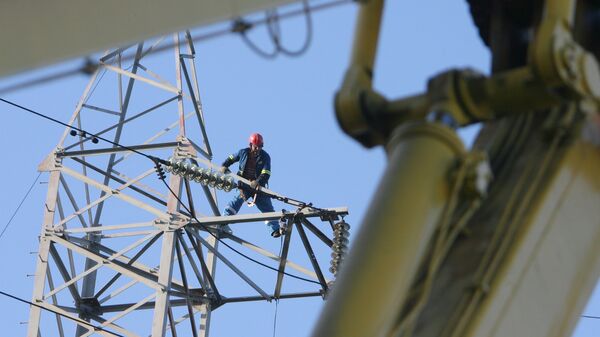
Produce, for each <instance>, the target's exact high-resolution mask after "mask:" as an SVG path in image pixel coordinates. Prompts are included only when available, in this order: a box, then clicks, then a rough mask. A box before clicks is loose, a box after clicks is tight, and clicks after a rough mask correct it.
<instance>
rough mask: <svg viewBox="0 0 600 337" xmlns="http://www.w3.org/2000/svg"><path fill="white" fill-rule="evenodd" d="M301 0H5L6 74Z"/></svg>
mask: <svg viewBox="0 0 600 337" xmlns="http://www.w3.org/2000/svg"><path fill="white" fill-rule="evenodd" d="M294 1H299V0H170V1H148V0H127V1H120V0H103V1H79V0H50V1H35V0H3V1H0V45H2V46H3V48H2V54H1V55H0V76H5V75H9V74H12V73H15V72H18V71H22V70H29V69H32V68H35V67H39V66H44V65H48V64H51V63H54V62H57V61H61V60H64V59H67V58H71V57H76V56H81V55H86V54H89V53H92V52H97V51H102V50H103V49H107V48H114V47H115V46H119V45H124V44H128V43H135V42H137V41H142V40H145V39H148V38H150V37H154V36H157V35H162V34H166V33H169V32H176V31H180V30H183V29H186V28H188V27H197V26H200V25H207V24H211V23H215V22H218V21H222V20H229V19H233V18H235V17H238V16H241V15H244V14H247V13H250V12H253V11H258V10H263V9H267V8H272V7H274V6H278V5H283V4H287V3H291V2H294Z"/></svg>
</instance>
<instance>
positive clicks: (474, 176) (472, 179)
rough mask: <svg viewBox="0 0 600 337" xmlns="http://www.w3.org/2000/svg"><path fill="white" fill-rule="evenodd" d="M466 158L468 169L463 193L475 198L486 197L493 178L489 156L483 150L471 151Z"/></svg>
mask: <svg viewBox="0 0 600 337" xmlns="http://www.w3.org/2000/svg"><path fill="white" fill-rule="evenodd" d="M465 160H467V163H466V165H467V168H466V170H467V171H466V175H465V181H464V184H463V194H465V195H466V196H467V197H470V198H474V199H481V198H485V197H486V196H487V192H488V188H489V185H490V183H491V181H492V179H493V174H492V169H491V166H490V163H489V161H488V158H487V156H486V155H485V154H484V153H483V152H471V153H469V155H468V157H467V158H466V159H465Z"/></svg>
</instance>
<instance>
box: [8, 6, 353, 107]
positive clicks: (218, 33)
mask: <svg viewBox="0 0 600 337" xmlns="http://www.w3.org/2000/svg"><path fill="white" fill-rule="evenodd" d="M353 2H356V0H332V1H328V2H325V3H321V4H318V5H313V6H310V5H307V7H306V8H301V9H294V10H289V11H286V12H283V13H280V14H278V15H277V19H278V20H281V19H288V18H292V17H297V16H300V15H306V12H307V11H308V12H310V13H315V12H318V11H321V10H325V9H329V8H334V7H337V6H340V5H345V4H349V3H353ZM307 20H309V18H308V17H307ZM267 21H268V18H267V17H265V18H262V19H258V20H254V21H245V20H244V22H245V23H246V24H248V25H251V26H252V27H255V26H258V25H264V24H267ZM311 26H312V22H311ZM311 30H312V29H311ZM232 33H239V31H236V30H235V21H234V25H228V26H225V27H220V28H217V29H214V30H212V31H209V32H206V33H203V34H199V35H197V36H196V37H194V38H192V39H191V42H201V41H207V40H211V39H214V38H217V37H222V36H225V35H227V34H232ZM311 34H312V32H311ZM307 40H308V35H307ZM174 47H175V43H166V44H164V45H162V46H157V47H156V48H153V50H152V51H153V52H154V53H158V52H162V51H165V50H169V49H173V48H174ZM300 50H302V48H301V49H300ZM286 51H287V50H286ZM287 52H288V53H290V54H294V53H295V52H294V51H287ZM290 56H293V55H290ZM134 58H135V55H134V54H132V55H123V57H122V58H121V60H122V61H123V62H125V61H128V60H132V59H134ZM97 66H98V65H97V64H94V63H91V64H90V63H89V58H87V57H86V58H84V62H83V63H82V64H80V65H77V66H75V67H73V68H72V69H69V70H64V71H58V72H56V73H53V74H50V75H45V76H38V77H35V78H33V79H29V80H25V81H23V82H20V83H16V84H11V85H8V86H6V87H3V88H0V95H4V94H6V93H9V92H13V91H16V90H21V89H25V88H29V87H32V86H36V85H39V84H44V83H48V82H52V81H55V80H59V79H63V78H66V77H69V76H73V75H77V74H88V73H89V72H90V70H92V69H94V67H97Z"/></svg>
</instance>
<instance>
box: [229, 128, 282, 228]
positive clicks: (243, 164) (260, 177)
mask: <svg viewBox="0 0 600 337" xmlns="http://www.w3.org/2000/svg"><path fill="white" fill-rule="evenodd" d="M249 143H250V144H249V145H248V147H247V148H243V149H241V150H239V151H238V152H237V153H236V154H232V155H230V156H229V157H228V158H227V159H225V161H224V162H223V164H221V169H220V171H221V173H227V172H228V171H229V166H230V165H231V164H233V163H235V162H238V161H239V162H240V166H239V170H238V173H237V174H238V175H239V176H241V177H243V178H246V179H248V180H249V181H250V186H247V185H243V186H241V187H239V188H238V190H239V194H238V195H236V196H235V197H234V198H233V200H231V201H230V202H229V204H227V207H226V208H225V211H224V212H223V214H224V215H235V214H237V212H238V211H239V210H240V207H242V204H243V203H244V201H247V200H249V199H250V198H253V202H254V204H255V205H256V207H258V209H259V210H260V211H261V212H263V213H264V212H274V211H275V210H274V209H273V204H272V203H271V198H269V197H268V196H267V195H265V194H262V193H257V191H258V189H259V188H260V187H261V186H262V187H264V186H266V185H267V183H268V182H269V178H270V177H271V157H270V156H269V154H268V153H267V152H266V151H265V150H263V145H264V143H263V137H262V136H261V135H260V134H259V133H253V134H251V135H250V139H249ZM267 226H268V228H269V230H270V232H271V236H272V237H274V238H278V237H280V236H281V230H280V226H279V222H278V221H275V220H271V221H269V222H267ZM223 231H225V232H228V233H231V229H230V228H229V226H227V225H225V226H223Z"/></svg>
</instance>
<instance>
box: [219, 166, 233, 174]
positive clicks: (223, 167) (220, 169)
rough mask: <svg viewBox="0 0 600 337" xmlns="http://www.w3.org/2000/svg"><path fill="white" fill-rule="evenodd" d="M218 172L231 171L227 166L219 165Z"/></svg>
mask: <svg viewBox="0 0 600 337" xmlns="http://www.w3.org/2000/svg"><path fill="white" fill-rule="evenodd" d="M219 172H221V173H229V172H231V171H229V168H227V167H226V166H221V167H220V168H219Z"/></svg>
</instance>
